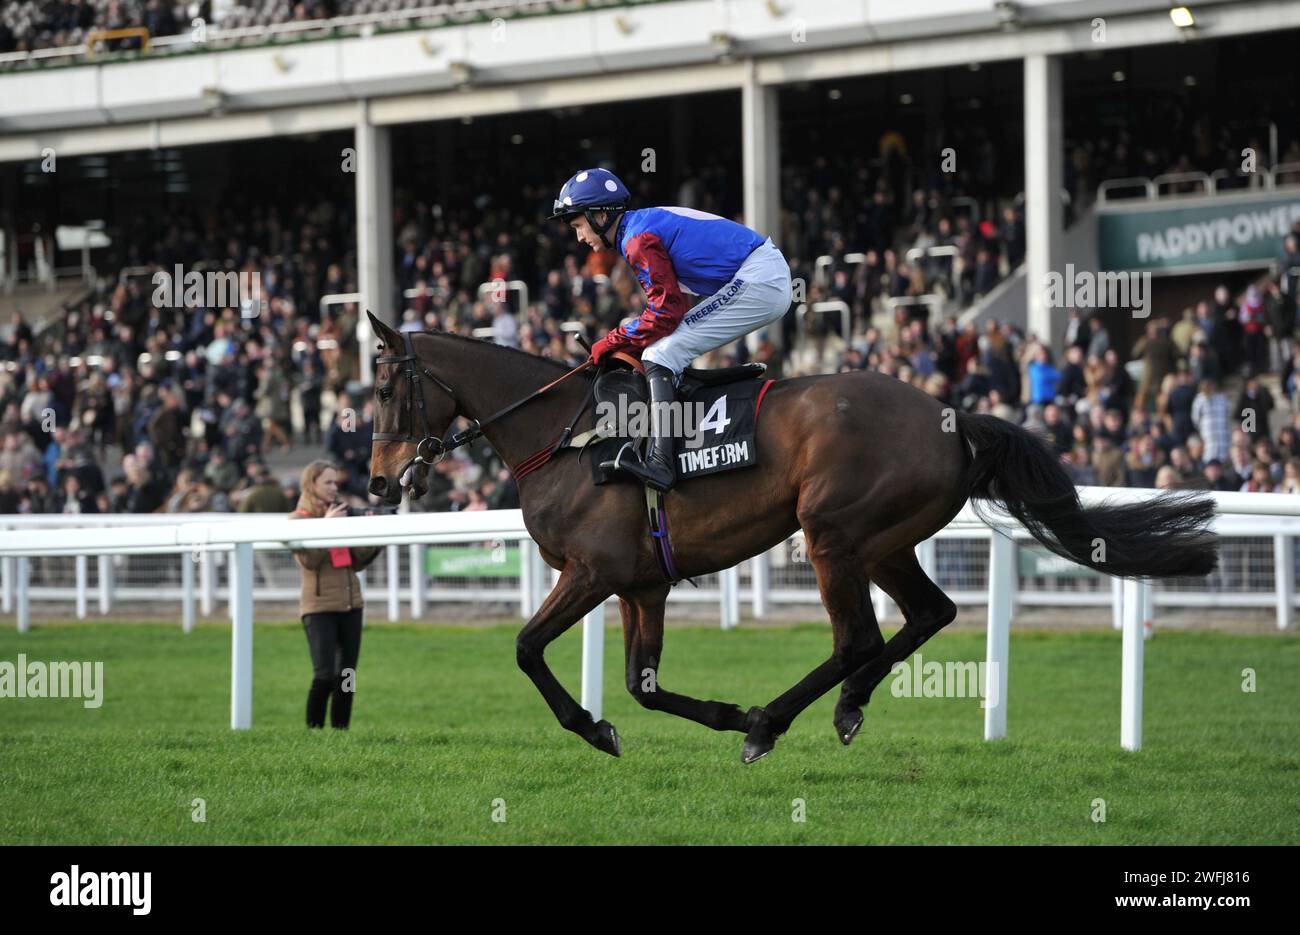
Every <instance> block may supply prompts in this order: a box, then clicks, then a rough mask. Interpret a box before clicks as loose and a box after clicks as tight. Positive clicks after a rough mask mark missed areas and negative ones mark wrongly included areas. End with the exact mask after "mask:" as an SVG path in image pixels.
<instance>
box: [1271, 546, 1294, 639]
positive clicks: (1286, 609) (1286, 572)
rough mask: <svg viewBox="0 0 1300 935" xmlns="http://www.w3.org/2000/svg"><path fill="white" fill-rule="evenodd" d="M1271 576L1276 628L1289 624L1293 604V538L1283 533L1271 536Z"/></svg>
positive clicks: (1282, 627) (1283, 628) (1285, 626)
mask: <svg viewBox="0 0 1300 935" xmlns="http://www.w3.org/2000/svg"><path fill="white" fill-rule="evenodd" d="M1273 578H1274V588H1275V590H1276V592H1277V628H1278V629H1279V630H1285V629H1287V628H1288V627H1290V626H1291V614H1292V612H1293V610H1294V604H1295V540H1294V539H1292V538H1291V537H1290V536H1289V535H1286V534H1285V533H1279V534H1277V535H1276V536H1274V537H1273Z"/></svg>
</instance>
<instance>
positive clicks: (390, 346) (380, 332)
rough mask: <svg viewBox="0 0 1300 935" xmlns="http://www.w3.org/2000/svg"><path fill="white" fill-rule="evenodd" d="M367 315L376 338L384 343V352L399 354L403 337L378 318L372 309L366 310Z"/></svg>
mask: <svg viewBox="0 0 1300 935" xmlns="http://www.w3.org/2000/svg"><path fill="white" fill-rule="evenodd" d="M366 315H367V317H369V319H370V327H371V330H372V331H373V332H374V335H375V337H376V338H378V339H379V340H380V342H382V343H383V345H384V350H386V351H389V352H390V353H399V352H400V350H401V347H402V336H401V335H400V334H398V333H397V332H396V331H394V330H393V329H392V328H390V327H388V325H386V324H384V323H383V322H382V321H380V320H379V319H378V318H376V317H375V313H374V312H372V311H370V309H366Z"/></svg>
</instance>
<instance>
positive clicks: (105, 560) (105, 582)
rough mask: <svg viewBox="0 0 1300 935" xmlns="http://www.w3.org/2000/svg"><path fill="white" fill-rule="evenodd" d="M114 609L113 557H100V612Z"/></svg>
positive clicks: (103, 612) (105, 612)
mask: <svg viewBox="0 0 1300 935" xmlns="http://www.w3.org/2000/svg"><path fill="white" fill-rule="evenodd" d="M112 609H113V556H111V555H101V556H99V612H100V613H101V614H107V613H108V612H109V611H110V610H112Z"/></svg>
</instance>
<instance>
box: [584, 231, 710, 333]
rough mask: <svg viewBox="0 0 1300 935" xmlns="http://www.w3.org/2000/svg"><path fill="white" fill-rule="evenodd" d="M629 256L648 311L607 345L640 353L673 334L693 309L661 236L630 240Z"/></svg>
mask: <svg viewBox="0 0 1300 935" xmlns="http://www.w3.org/2000/svg"><path fill="white" fill-rule="evenodd" d="M626 255H627V261H628V263H630V264H631V265H632V269H634V270H636V278H637V279H639V280H640V281H641V288H642V289H644V290H645V295H646V300H647V303H646V310H645V311H644V312H642V313H641V317H640V318H637V319H636V320H635V321H630V322H628V323H627V324H626V325H621V326H620V327H618V328H615V329H614V330H613V331H611V332H610V333H609V335H608V336H606V338H605V341H606V342H607V343H608V344H609V346H610V347H612V348H613V349H615V350H623V349H628V348H635V349H638V350H639V349H641V348H644V347H646V345H648V344H652V343H654V342H655V341H658V340H659V339H660V338H662V337H663V336H664V335H666V334H670V333H671V332H672V331H673V330H674V329H675V328H676V327H677V325H678V324H679V323H680V322H681V320H682V316H683V315H685V314H686V312H687V310H688V309H689V307H690V306H689V305H688V304H687V301H686V295H685V294H684V293H683V292H682V290H681V287H679V286H678V285H677V271H676V270H674V269H673V261H672V260H671V259H670V258H669V256H668V249H667V248H666V247H665V246H664V244H663V241H662V240H660V239H659V237H658V235H657V234H652V233H649V232H647V233H643V234H637V235H636V236H635V237H631V238H629V239H628V241H627V247H626Z"/></svg>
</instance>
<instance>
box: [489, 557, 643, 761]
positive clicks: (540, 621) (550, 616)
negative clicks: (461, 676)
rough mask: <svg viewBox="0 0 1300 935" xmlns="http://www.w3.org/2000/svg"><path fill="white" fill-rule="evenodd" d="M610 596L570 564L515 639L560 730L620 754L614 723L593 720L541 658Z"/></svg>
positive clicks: (519, 654)
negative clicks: (551, 644)
mask: <svg viewBox="0 0 1300 935" xmlns="http://www.w3.org/2000/svg"><path fill="white" fill-rule="evenodd" d="M608 596H609V595H608V593H606V592H602V591H601V590H600V588H599V587H598V586H597V585H596V581H595V576H594V575H593V574H592V573H591V571H590V570H589V569H588V568H586V567H584V566H580V565H575V564H573V563H570V564H568V565H566V566H565V568H564V571H563V572H561V573H560V578H559V580H558V581H557V582H556V584H555V587H554V588H552V589H551V593H550V594H549V595H548V596H547V598H546V600H545V601H543V602H542V606H541V608H539V609H538V611H537V613H536V614H534V615H533V619H531V620H529V621H528V623H527V624H525V625H524V628H523V629H522V630H521V631H519V637H518V639H516V640H515V658H516V659H517V660H518V662H519V668H521V669H523V671H524V673H525V674H526V675H527V676H528V677H529V678H530V679H532V680H533V684H534V685H536V686H537V690H538V691H539V692H541V693H542V697H543V698H545V699H546V703H547V704H548V705H550V707H551V711H553V712H554V713H555V717H556V720H558V721H559V722H560V726H561V727H563V728H564V729H565V730H571V731H573V732H574V733H575V734H577V735H578V736H580V737H581V738H582V739H583V740H585V741H587V743H589V744H591V745H592V746H593V747H595V748H596V749H598V750H604V751H605V752H606V753H608V754H611V755H613V756H618V755H619V753H620V752H621V751H620V747H619V741H618V733H617V732H616V731H615V730H614V725H613V724H610V723H609V721H600V722H599V723H597V722H596V721H594V720H593V719H592V717H591V714H590V713H588V712H587V711H586V710H585V709H584V708H583V707H582V706H581V705H580V704H578V702H577V701H576V700H574V698H573V696H572V695H570V694H569V693H568V692H567V691H565V689H564V686H563V685H561V684H560V682H559V680H558V679H557V678H556V677H555V675H554V674H553V673H552V672H551V670H550V667H548V666H547V665H546V660H545V658H543V653H544V652H545V651H546V647H547V646H548V645H550V643H551V641H552V640H554V639H555V638H556V637H558V636H559V635H560V634H561V633H563V632H564V631H565V630H567V629H569V627H571V626H573V624H574V623H576V622H577V621H578V620H579V619H581V617H582V616H583V615H584V614H586V613H588V612H590V611H591V610H593V609H594V608H596V607H597V606H598V605H599V604H600V603H601V601H603V600H605V598H606V597H608Z"/></svg>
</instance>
